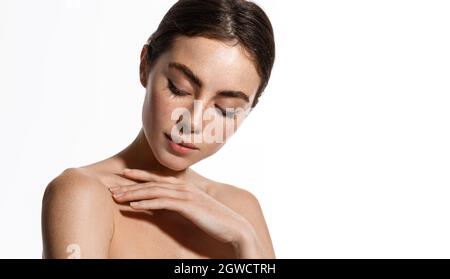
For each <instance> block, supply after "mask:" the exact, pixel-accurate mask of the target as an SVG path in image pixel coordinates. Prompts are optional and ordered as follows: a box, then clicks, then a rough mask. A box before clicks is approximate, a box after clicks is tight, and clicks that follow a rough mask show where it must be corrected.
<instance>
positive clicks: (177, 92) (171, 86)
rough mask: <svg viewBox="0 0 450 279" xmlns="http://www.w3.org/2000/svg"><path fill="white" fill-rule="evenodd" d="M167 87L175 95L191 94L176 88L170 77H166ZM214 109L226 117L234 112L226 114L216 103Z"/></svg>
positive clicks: (231, 116)
mask: <svg viewBox="0 0 450 279" xmlns="http://www.w3.org/2000/svg"><path fill="white" fill-rule="evenodd" d="M167 88H168V89H169V90H170V92H172V94H173V95H174V96H175V97H184V96H189V95H191V94H189V93H186V92H183V91H181V90H180V89H178V88H177V87H176V86H175V85H174V84H173V83H172V81H171V80H170V79H167ZM215 107H216V109H217V110H218V111H219V112H220V115H222V116H223V117H227V118H233V117H234V116H235V113H230V114H227V112H226V110H224V109H223V108H221V107H219V106H218V105H216V106H215Z"/></svg>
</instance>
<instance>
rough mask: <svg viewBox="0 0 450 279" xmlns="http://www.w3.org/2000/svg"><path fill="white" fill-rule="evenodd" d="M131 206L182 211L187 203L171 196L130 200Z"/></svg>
mask: <svg viewBox="0 0 450 279" xmlns="http://www.w3.org/2000/svg"><path fill="white" fill-rule="evenodd" d="M130 206H131V207H132V208H134V209H145V210H155V209H168V210H173V211H178V212H180V213H182V212H183V211H184V209H185V204H184V202H183V201H182V200H177V199H170V198H156V199H151V200H142V201H137V202H130Z"/></svg>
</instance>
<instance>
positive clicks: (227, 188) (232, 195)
mask: <svg viewBox="0 0 450 279" xmlns="http://www.w3.org/2000/svg"><path fill="white" fill-rule="evenodd" d="M212 192H213V196H214V197H215V198H216V199H217V200H219V201H220V202H222V203H223V204H225V205H227V206H228V207H230V208H231V209H233V210H234V211H235V212H237V213H239V214H240V215H241V216H242V217H244V218H246V219H247V221H249V222H250V223H251V224H252V225H253V227H254V228H255V232H256V234H257V236H258V238H259V239H260V240H261V242H262V243H263V245H264V248H265V249H266V251H268V253H270V255H272V257H273V258H275V251H274V248H273V244H272V239H271V237H270V233H269V228H268V226H267V223H266V220H265V217H264V213H263V209H262V208H261V204H260V202H259V200H258V198H257V197H256V196H255V195H254V194H253V193H251V192H250V191H248V190H246V189H243V188H240V187H237V186H234V185H230V184H226V183H217V184H216V185H215V187H214V190H213V191H212Z"/></svg>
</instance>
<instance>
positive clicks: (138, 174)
mask: <svg viewBox="0 0 450 279" xmlns="http://www.w3.org/2000/svg"><path fill="white" fill-rule="evenodd" d="M123 175H124V176H126V177H129V178H133V179H137V180H141V181H160V182H167V183H181V180H180V179H178V178H176V177H173V176H162V175H158V174H154V173H151V172H149V171H145V170H140V169H124V170H123Z"/></svg>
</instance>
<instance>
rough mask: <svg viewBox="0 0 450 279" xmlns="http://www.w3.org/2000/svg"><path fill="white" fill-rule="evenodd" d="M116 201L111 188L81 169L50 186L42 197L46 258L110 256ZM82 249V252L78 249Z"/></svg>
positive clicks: (67, 172)
mask: <svg viewBox="0 0 450 279" xmlns="http://www.w3.org/2000/svg"><path fill="white" fill-rule="evenodd" d="M112 206H113V201H112V199H111V195H110V193H109V191H108V189H107V188H106V187H105V186H104V185H103V184H102V183H101V182H100V181H98V180H96V179H95V178H94V177H92V176H90V175H88V173H86V172H85V171H83V170H82V169H78V168H69V169H66V170H64V171H63V172H62V173H61V174H59V175H58V176H57V177H55V178H54V179H53V180H52V181H50V183H49V184H48V185H47V187H46V189H45V192H44V195H43V199H42V219H41V221H42V238H43V248H44V251H43V257H45V258H63V257H64V258H66V257H68V256H70V254H68V253H71V252H75V253H77V254H76V255H74V257H83V258H96V257H107V255H108V249H109V241H110V239H111V237H112V233H113V207H112ZM77 249H79V251H77Z"/></svg>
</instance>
